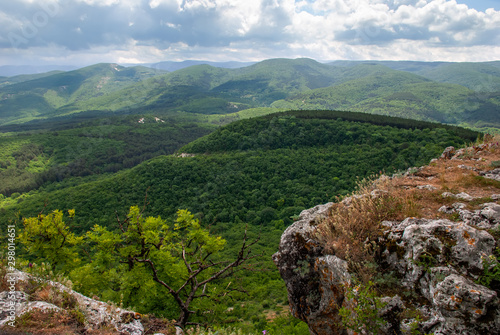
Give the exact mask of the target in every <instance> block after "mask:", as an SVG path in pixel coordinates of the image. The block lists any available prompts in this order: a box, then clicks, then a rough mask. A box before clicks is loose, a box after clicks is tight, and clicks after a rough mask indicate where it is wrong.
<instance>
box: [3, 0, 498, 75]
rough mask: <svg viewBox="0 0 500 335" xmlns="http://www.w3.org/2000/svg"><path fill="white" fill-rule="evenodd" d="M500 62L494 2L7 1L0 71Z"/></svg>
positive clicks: (312, 0)
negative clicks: (272, 61)
mask: <svg viewBox="0 0 500 335" xmlns="http://www.w3.org/2000/svg"><path fill="white" fill-rule="evenodd" d="M299 57H308V58H313V59H316V60H319V61H331V60H418V61H455V62H460V61H471V62H479V61H491V60H500V0H316V1H314V0H295V1H294V0H10V1H1V2H0V65H24V64H31V65H47V64H58V65H80V66H82V65H90V64H95V63H102V62H107V63H121V64H124V63H155V62H160V61H182V60H188V59H193V60H209V61H260V60H264V59H269V58H299Z"/></svg>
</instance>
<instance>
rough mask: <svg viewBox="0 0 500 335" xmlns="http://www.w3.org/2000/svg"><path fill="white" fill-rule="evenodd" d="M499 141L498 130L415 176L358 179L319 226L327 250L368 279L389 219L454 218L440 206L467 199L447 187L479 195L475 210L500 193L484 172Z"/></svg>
mask: <svg viewBox="0 0 500 335" xmlns="http://www.w3.org/2000/svg"><path fill="white" fill-rule="evenodd" d="M498 142H500V136H498V135H497V136H496V137H494V138H489V139H488V142H487V143H485V145H484V146H483V147H482V148H480V147H478V145H474V146H471V147H470V148H468V149H467V150H465V151H464V153H463V155H462V156H461V158H460V159H458V160H444V159H439V160H438V161H436V162H433V163H431V164H429V165H428V166H425V167H423V168H421V169H419V170H418V171H417V172H415V173H413V174H411V175H406V176H405V175H401V176H394V177H392V178H388V177H385V176H382V177H379V178H377V179H372V180H371V181H370V180H368V181H363V182H361V183H359V186H358V190H357V191H355V192H354V193H353V195H352V196H351V197H349V198H346V199H344V200H343V201H339V202H337V203H336V204H334V205H333V206H332V208H331V212H330V215H329V217H328V218H327V219H326V220H325V221H324V222H323V223H322V224H321V225H320V226H319V227H318V237H319V238H320V239H321V240H322V241H323V245H325V247H326V252H328V253H332V254H335V255H337V256H338V257H340V258H342V259H344V260H346V261H347V262H348V263H349V267H350V270H351V271H353V272H354V273H355V274H357V276H358V277H359V278H358V279H359V280H361V282H364V283H366V282H368V280H371V279H372V277H373V275H374V272H375V271H376V269H374V267H373V264H374V261H375V256H376V254H377V250H376V244H375V243H374V241H375V240H376V239H377V237H379V236H381V235H382V232H383V229H382V225H381V223H382V222H383V221H384V220H388V221H401V220H404V219H405V218H407V217H419V218H428V219H436V218H448V219H453V217H452V216H451V215H449V214H443V213H439V212H438V209H439V208H440V207H442V206H443V205H449V204H451V203H454V202H464V201H460V200H457V199H453V198H443V197H442V193H443V192H452V193H454V194H457V193H461V192H466V193H467V194H469V195H471V196H473V197H475V198H478V200H475V201H472V202H470V203H469V204H468V209H470V210H472V209H476V208H477V207H478V205H480V204H481V203H484V202H491V201H492V200H491V198H490V197H491V195H493V194H500V182H496V181H492V180H489V179H485V178H483V177H481V176H480V175H479V172H481V171H489V170H492V169H494V168H495V165H497V164H499V163H498V162H499V161H500V146H499V143H498ZM419 187H420V188H419ZM429 187H431V189H429ZM375 268H376V267H375Z"/></svg>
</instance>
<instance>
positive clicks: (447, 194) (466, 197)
mask: <svg viewBox="0 0 500 335" xmlns="http://www.w3.org/2000/svg"><path fill="white" fill-rule="evenodd" d="M441 196H442V197H443V198H455V199H460V200H465V201H472V200H474V199H475V198H474V197H473V196H471V195H469V194H467V193H465V192H461V193H458V194H453V193H451V192H443V194H441Z"/></svg>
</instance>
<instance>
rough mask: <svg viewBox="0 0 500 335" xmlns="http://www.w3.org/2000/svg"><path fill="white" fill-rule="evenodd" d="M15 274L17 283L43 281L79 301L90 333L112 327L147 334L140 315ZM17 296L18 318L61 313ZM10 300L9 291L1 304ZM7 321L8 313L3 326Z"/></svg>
mask: <svg viewBox="0 0 500 335" xmlns="http://www.w3.org/2000/svg"><path fill="white" fill-rule="evenodd" d="M15 274H16V277H17V280H18V282H19V281H27V280H29V279H30V280H35V281H39V282H43V283H44V284H47V285H50V286H52V287H54V289H56V290H59V291H62V292H67V293H68V294H69V295H71V296H72V297H74V298H75V300H76V302H77V305H78V309H79V310H80V311H81V312H82V313H83V314H84V315H85V327H86V328H87V329H88V330H91V329H99V328H101V327H107V326H112V327H114V328H115V329H116V330H117V331H118V332H119V333H120V334H129V335H142V334H143V333H144V327H143V325H142V323H141V322H140V320H139V318H140V315H139V314H138V313H135V312H133V311H128V310H125V309H121V308H117V307H114V306H111V305H109V304H106V303H104V302H101V301H97V300H94V299H90V298H88V297H86V296H84V295H82V294H80V293H78V292H75V291H73V290H72V289H70V288H68V287H66V286H64V285H62V284H60V283H57V282H52V281H43V280H41V279H38V278H35V277H32V276H31V275H29V274H27V273H24V272H21V271H17V272H16V273H15ZM15 294H16V299H15V301H16V304H15V306H16V311H15V314H16V317H19V316H21V315H23V314H24V313H27V312H28V311H30V310H34V309H37V310H41V311H46V310H60V308H59V307H57V306H55V305H53V304H50V303H47V302H45V301H28V296H27V295H26V293H24V292H15ZM8 300H9V299H8V292H1V293H0V305H4V304H5V303H6V302H8ZM7 321H8V320H7V314H6V313H1V314H0V327H1V326H2V325H4V324H5V323H6V322H7Z"/></svg>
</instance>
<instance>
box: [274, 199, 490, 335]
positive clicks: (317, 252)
mask: <svg viewBox="0 0 500 335" xmlns="http://www.w3.org/2000/svg"><path fill="white" fill-rule="evenodd" d="M328 207H329V205H328V204H327V205H320V206H316V207H314V208H313V209H310V210H306V211H304V212H302V213H301V215H300V220H298V221H297V222H295V223H294V224H293V225H292V226H290V227H289V228H288V229H287V230H286V231H285V232H284V234H283V236H282V239H281V244H280V250H279V252H277V253H276V254H275V255H274V257H273V259H274V262H275V264H276V265H277V267H278V268H279V270H280V273H281V276H282V278H283V279H284V280H285V283H286V286H287V290H288V299H289V302H290V306H291V310H292V313H293V315H294V316H296V317H297V318H299V319H301V320H303V321H305V322H306V323H307V324H308V325H309V328H310V332H311V334H314V335H316V334H318V335H319V334H347V333H348V332H347V330H346V329H344V328H343V326H342V321H341V318H340V316H339V309H340V308H341V307H342V306H347V304H348V302H347V301H346V299H345V289H346V287H347V286H349V283H350V280H351V275H350V274H349V271H348V268H347V263H346V262H345V261H343V260H342V259H340V258H338V257H336V256H335V255H325V254H324V253H323V248H322V246H321V244H320V242H319V241H318V240H316V239H315V238H314V237H313V236H315V235H316V234H315V233H314V232H315V229H316V227H317V224H318V220H321V218H322V217H323V216H324V215H325V212H327V210H328ZM384 226H385V227H386V228H387V230H386V231H385V233H384V237H383V238H380V239H379V241H378V244H379V246H380V247H381V248H382V250H383V251H382V258H381V262H382V263H383V266H385V267H387V268H388V269H390V270H391V271H394V272H395V273H396V274H397V276H398V278H399V280H400V281H401V282H400V285H401V288H402V289H403V290H404V289H407V290H411V291H412V292H413V294H414V295H415V297H414V299H413V300H414V301H422V300H424V301H425V303H420V304H414V303H410V302H409V301H405V302H403V301H402V300H401V298H400V297H399V296H397V295H396V296H392V297H384V298H382V299H385V301H386V302H387V304H386V307H385V308H384V310H381V311H380V316H381V317H382V318H383V319H386V320H387V323H390V322H392V323H394V322H395V320H396V321H397V325H393V326H392V327H389V328H390V329H392V332H391V331H387V334H393V331H394V329H398V331H397V332H396V333H399V334H402V333H405V332H404V329H405V324H411V323H413V322H416V321H417V319H403V318H402V317H401V311H403V310H405V309H406V310H408V309H411V310H414V311H415V313H417V314H418V315H421V318H422V320H424V321H422V322H421V323H420V325H419V328H420V330H421V331H423V332H425V333H434V334H436V335H437V334H460V333H464V332H465V333H466V334H486V333H491V334H498V333H500V300H499V297H498V293H497V292H496V291H494V290H491V289H488V288H486V287H485V286H482V285H479V284H477V283H475V282H474V279H476V280H477V279H478V278H479V276H480V275H481V274H482V273H483V266H484V257H485V255H491V254H492V252H493V250H494V248H495V239H494V238H493V237H492V236H491V235H490V234H489V233H488V232H486V231H484V230H481V229H478V228H475V227H473V226H471V225H468V224H466V223H464V222H458V223H457V222H452V221H449V220H427V219H416V218H408V219H406V220H404V221H402V222H384ZM422 298H423V299H422ZM406 328H408V327H406ZM465 333H464V334H465ZM408 334H409V333H408Z"/></svg>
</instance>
